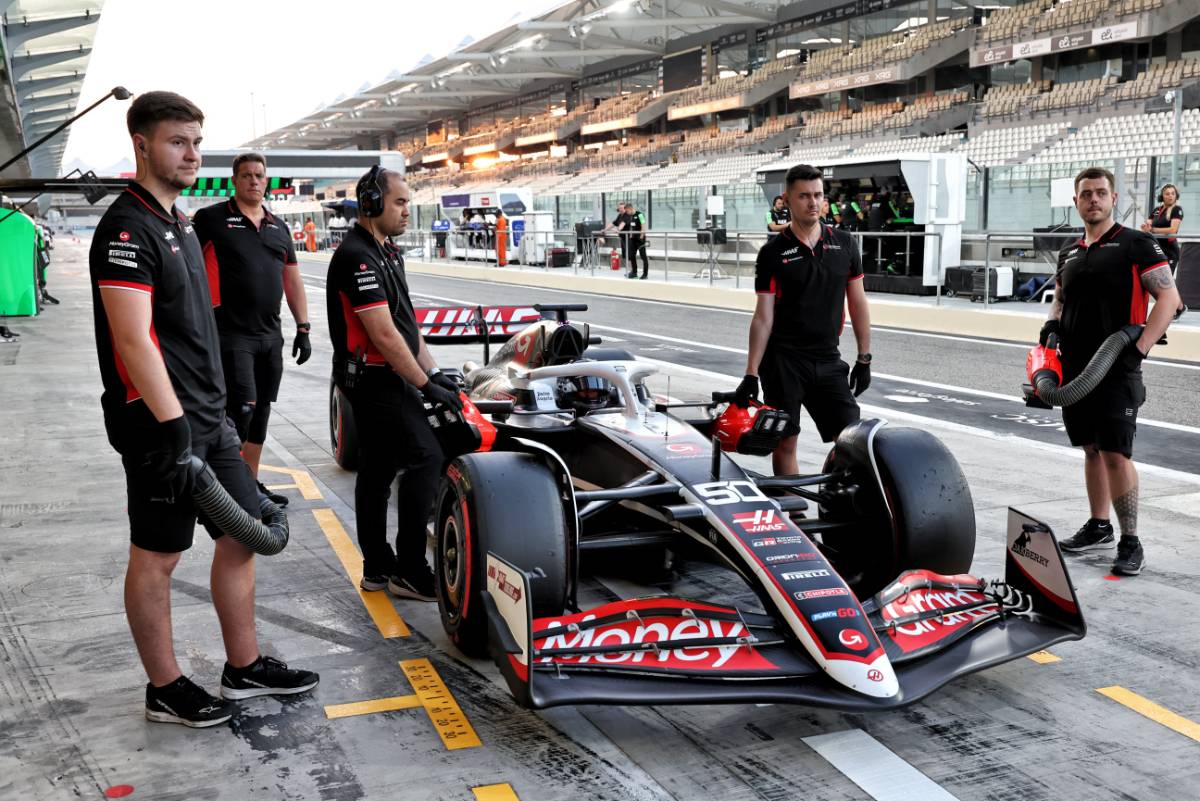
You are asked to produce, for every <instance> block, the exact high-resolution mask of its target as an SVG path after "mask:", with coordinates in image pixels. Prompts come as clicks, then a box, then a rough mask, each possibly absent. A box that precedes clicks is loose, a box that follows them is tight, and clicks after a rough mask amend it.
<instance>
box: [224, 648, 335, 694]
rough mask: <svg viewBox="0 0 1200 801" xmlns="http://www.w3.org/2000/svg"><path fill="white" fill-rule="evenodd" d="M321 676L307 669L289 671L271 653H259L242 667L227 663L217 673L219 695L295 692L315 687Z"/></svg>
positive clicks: (306, 690)
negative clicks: (218, 676)
mask: <svg viewBox="0 0 1200 801" xmlns="http://www.w3.org/2000/svg"><path fill="white" fill-rule="evenodd" d="M320 680H321V677H320V676H318V675H317V674H316V673H313V672H312V671H311V670H292V669H291V668H289V667H288V666H287V665H285V664H284V663H283V662H280V661H279V660H278V659H275V658H274V657H271V656H260V657H259V658H258V659H255V660H254V661H253V662H251V663H250V664H249V665H247V666H246V667H244V668H235V667H233V666H232V665H230V664H229V663H228V662H226V663H225V670H223V671H222V672H221V697H222V698H254V697H255V696H258V695H295V694H296V693H304V692H308V691H309V690H311V689H312V688H313V687H316V686H317V683H318V682H319V681H320Z"/></svg>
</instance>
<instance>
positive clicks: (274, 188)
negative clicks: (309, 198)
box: [180, 178, 296, 197]
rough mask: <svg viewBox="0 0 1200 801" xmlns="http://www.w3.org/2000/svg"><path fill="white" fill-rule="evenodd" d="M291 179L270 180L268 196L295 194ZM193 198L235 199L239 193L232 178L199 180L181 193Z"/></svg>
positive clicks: (268, 181) (268, 182)
mask: <svg viewBox="0 0 1200 801" xmlns="http://www.w3.org/2000/svg"><path fill="white" fill-rule="evenodd" d="M295 192H296V190H295V188H294V187H293V186H292V179H291V178H268V179H267V195H268V196H271V197H282V196H287V195H292V194H295ZM180 194H181V195H185V196H191V197H233V196H234V195H235V194H237V192H236V191H235V190H234V188H233V179H232V178H197V179H196V183H194V184H192V185H191V186H190V187H189V188H187V189H185V190H183V191H182V192H180Z"/></svg>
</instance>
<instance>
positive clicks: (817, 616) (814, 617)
mask: <svg viewBox="0 0 1200 801" xmlns="http://www.w3.org/2000/svg"><path fill="white" fill-rule="evenodd" d="M837 616H838V613H837V610H836V609H827V610H825V611H824V612H814V613H813V614H811V615H809V616H808V619H809V620H811V621H812V622H814V623H816V622H817V621H818V620H829V618H831V617H837Z"/></svg>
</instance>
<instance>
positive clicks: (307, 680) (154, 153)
mask: <svg viewBox="0 0 1200 801" xmlns="http://www.w3.org/2000/svg"><path fill="white" fill-rule="evenodd" d="M203 122H204V115H203V114H202V113H201V112H200V110H199V109H198V108H196V106H194V105H193V104H192V103H191V102H189V101H188V100H187V99H185V98H183V97H180V96H179V95H176V94H173V93H171V92H148V93H146V94H143V95H139V96H138V97H137V98H136V99H135V100H134V101H133V104H132V105H131V106H130V108H129V114H128V126H129V133H130V135H131V136H132V138H133V144H134V149H135V151H136V153H135V157H136V159H137V175H136V178H135V179H134V181H133V182H132V183H131V184H130V185H129V188H128V189H126V190H125V192H123V193H122V194H121V195H120V196H119V197H118V198H117V199H116V201H114V202H113V204H112V205H111V206H110V207H109V209H108V211H106V212H105V213H104V216H103V217H102V218H101V220H100V223H99V225H98V226H97V227H96V233H95V236H94V237H93V240H92V248H91V252H90V254H89V257H88V260H89V264H90V268H91V283H92V302H93V307H94V313H95V329H96V350H97V355H98V358H99V362H100V375H101V378H102V380H103V383H104V394H103V395H102V396H101V406H102V407H103V409H104V424H105V429H106V430H107V433H108V439H109V442H110V443H111V444H112V446H113V447H114V448H115V449H116V450H117V452H118V453H120V454H121V463H122V465H123V466H124V468H125V480H126V486H127V489H128V513H129V524H130V540H131V543H132V544H131V545H130V548H129V567H128V570H127V572H126V574H125V615H126V617H127V618H128V620H129V628H130V629H131V631H132V633H133V639H134V642H135V643H136V645H137V649H138V655H139V656H140V657H141V660H142V665H143V666H144V667H145V669H146V673H147V675H148V677H149V679H150V683H149V684H147V685H146V717H147V718H149V719H150V720H154V721H159V722H164V723H182V724H184V725H185V726H192V727H203V726H213V725H216V724H218V723H223V722H224V721H227V720H229V718H230V717H231V716H232V705H231V704H229V703H228V702H227V701H223V700H221V699H219V698H214V697H213V696H211V695H209V694H208V693H207V692H205V691H204V690H203V689H202V688H200V687H199V686H197V685H196V684H194V683H193V682H192V681H191V680H189V679H188V678H187V677H185V676H184V675H182V671H181V670H180V668H179V664H178V663H177V662H176V659H175V651H174V647H173V643H172V640H171V573H172V571H173V570H174V569H175V566H176V565H177V564H178V563H179V558H180V555H181V554H182V552H183V551H186V550H187V549H188V548H190V547H191V545H192V534H193V530H194V529H195V526H196V516H197V514H196V509H195V507H194V506H193V504H192V501H191V493H190V483H191V472H190V467H189V465H190V459H191V455H192V454H195V455H196V456H199V457H200V458H201V459H204V460H205V461H206V462H208V464H209V466H211V467H212V469H213V471H214V472H215V473H216V475H217V478H218V479H219V480H220V482H221V484H222V485H223V486H224V487H225V489H226V490H227V491H228V492H229V494H230V495H232V496H233V498H234V499H235V500H236V501H237V502H238V503H239V504H240V505H241V507H242V508H243V509H245V510H246V511H247V512H249V513H250V514H252V515H253V516H254V517H258V515H259V505H258V493H257V492H256V490H255V488H254V479H253V478H252V477H251V475H250V471H249V470H248V469H247V468H246V463H245V462H244V461H242V458H241V455H240V454H239V453H238V447H239V446H238V439H237V434H236V432H235V431H234V430H233V427H232V426H231V425H229V424H228V423H227V422H226V420H225V384H224V382H223V381H222V378H221V362H220V358H219V354H220V348H219V343H218V340H217V326H216V322H215V321H214V320H213V314H212V303H211V302H210V300H209V294H208V285H207V283H206V281H205V273H204V256H203V255H202V254H201V250H200V243H199V241H198V240H197V239H196V235H195V233H194V232H193V230H192V225H191V223H189V222H188V220H187V218H186V217H185V216H183V214H182V213H180V212H179V211H178V210H177V209H176V208H175V205H174V204H175V199H176V198H177V197H178V196H179V193H180V191H181V190H183V189H186V188H187V187H189V186H191V185H192V183H193V182H194V181H195V179H196V172H197V170H199V168H200V151H199V145H200V139H201V135H200V128H201V125H202V124H203ZM202 522H203V523H204V525H205V527H206V528H207V529H208V531H209V534H210V536H212V537H213V538H214V539H215V540H216V543H215V547H214V553H213V563H212V579H211V581H212V584H211V589H212V598H213V605H214V606H215V607H216V610H217V617H218V619H219V620H220V623H221V634H222V637H223V639H224V641H225V653H226V658H227V661H226V663H225V669H224V671H223V672H222V675H221V695H222V697H223V698H226V699H229V698H249V697H251V696H256V695H268V694H291V693H300V692H304V691H306V690H310V689H312V688H313V687H315V686H316V685H317V681H318V677H317V674H315V673H312V672H309V671H306V670H291V669H289V668H288V667H287V665H285V664H283V663H282V662H280V661H278V660H276V659H272V658H270V657H263V656H262V655H261V654H260V652H259V650H258V640H257V636H256V633H255V627H254V554H253V552H251V551H250V550H249V549H248V548H247V547H246V546H244V545H242V544H241V543H238V542H234V541H233V540H232V539H230V538H229V537H226V536H222V534H221V532H219V531H217V530H215V528H214V527H213V526H212V525H211V524H210V523H209V522H208V521H207V520H203V519H202Z"/></svg>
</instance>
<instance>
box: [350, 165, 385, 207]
mask: <svg viewBox="0 0 1200 801" xmlns="http://www.w3.org/2000/svg"><path fill="white" fill-rule="evenodd" d="M381 175H383V168H382V167H380V166H379V165H378V164H374V165H372V166H371V169H370V170H369V171H368V172H367V174H366V175H364V176H363V177H362V178H359V179H358V186H356V187H355V188H354V194H355V195H356V196H357V197H358V213H359V215H360V216H362V217H367V218H371V217H379V216H381V215H382V214H383V187H382V186H381V185H380V183H379V178H380V176H381Z"/></svg>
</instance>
